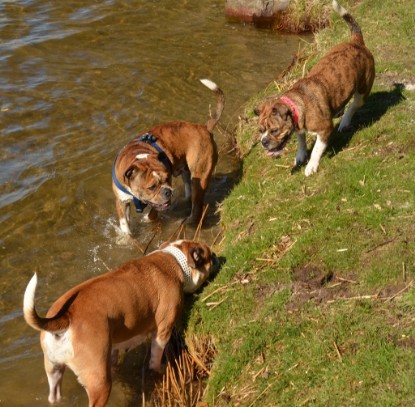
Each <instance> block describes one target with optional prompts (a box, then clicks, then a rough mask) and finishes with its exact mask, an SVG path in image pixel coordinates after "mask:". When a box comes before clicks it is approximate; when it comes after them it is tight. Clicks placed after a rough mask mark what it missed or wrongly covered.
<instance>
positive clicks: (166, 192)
mask: <svg viewBox="0 0 415 407" xmlns="http://www.w3.org/2000/svg"><path fill="white" fill-rule="evenodd" d="M162 194H163V198H165V199H170V198H171V197H172V195H173V191H172V189H171V188H163V191H162Z"/></svg>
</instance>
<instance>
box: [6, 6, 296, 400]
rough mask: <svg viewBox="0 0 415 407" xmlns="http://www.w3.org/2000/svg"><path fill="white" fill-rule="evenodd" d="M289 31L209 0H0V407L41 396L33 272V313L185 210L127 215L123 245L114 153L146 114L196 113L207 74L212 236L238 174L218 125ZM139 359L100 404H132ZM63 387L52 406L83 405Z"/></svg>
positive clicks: (144, 123)
mask: <svg viewBox="0 0 415 407" xmlns="http://www.w3.org/2000/svg"><path fill="white" fill-rule="evenodd" d="M299 40H300V39H299V38H298V37H296V36H287V35H284V36H280V35H278V34H277V33H273V32H270V31H267V30H258V29H255V28H254V27H250V26H244V25H238V24H231V23H229V22H227V21H226V19H225V17H224V13H223V2H222V1H219V0H199V1H188V0H177V1H173V2H172V1H166V0H159V1H154V0H153V1H150V0H147V1H126V0H124V1H116V0H112V1H109V0H107V1H93V0H83V1H80V0H66V1H51V0H50V1H48V0H10V1H2V2H0V68H1V75H0V90H1V98H0V129H1V133H0V137H1V148H0V157H1V161H0V222H1V230H0V250H1V259H0V260H1V279H0V285H1V286H0V341H1V342H0V345H1V346H0V405H5V406H45V405H47V393H48V389H47V381H46V376H45V374H44V371H43V366H42V364H43V361H42V353H41V350H40V346H39V342H38V334H37V333H36V332H35V331H33V330H32V329H31V328H29V327H28V326H26V324H25V322H24V320H23V318H22V312H21V308H22V296H23V292H24V289H25V287H26V284H27V282H28V281H29V279H30V277H31V276H32V274H33V273H34V272H35V271H37V272H38V275H39V284H40V285H39V288H38V295H37V308H38V310H39V311H40V313H42V314H43V313H44V312H45V311H46V309H47V307H48V306H49V305H50V304H51V303H52V302H53V301H54V300H55V299H56V298H57V297H58V296H59V295H60V294H62V293H63V292H64V291H66V290H67V289H68V288H69V287H71V286H73V285H74V284H77V283H79V282H81V281H83V280H85V279H87V278H89V277H92V276H94V275H96V274H98V273H101V272H104V271H107V269H112V268H114V267H116V266H117V265H119V264H121V263H123V262H125V261H127V260H128V259H130V258H133V257H137V256H140V255H141V252H140V250H139V248H138V246H140V247H145V246H146V245H147V244H148V243H149V242H150V245H149V248H150V249H152V248H154V247H157V245H158V244H159V243H160V242H161V241H163V240H168V239H169V238H171V237H172V236H173V235H175V233H177V230H178V227H179V225H180V222H181V219H182V218H183V216H185V215H186V213H187V212H186V211H187V210H188V209H189V208H188V206H187V205H186V204H183V202H181V201H180V200H177V202H176V203H175V208H174V210H172V211H169V212H166V213H163V216H162V217H161V220H160V222H156V223H154V224H142V223H141V222H140V217H139V216H133V219H132V220H133V225H132V227H133V231H134V233H135V238H136V241H135V244H134V243H131V242H125V241H123V239H122V238H120V236H119V233H118V220H117V219H116V213H115V205H114V200H113V196H112V190H111V164H112V160H113V159H114V156H115V154H116V153H117V151H118V150H119V149H120V148H121V147H122V146H123V145H124V144H125V143H126V142H128V141H129V140H130V139H132V138H133V137H134V135H135V134H136V133H138V132H139V131H143V130H145V129H146V128H147V127H149V126H151V125H153V124H156V123H160V122H163V121H167V120H189V121H195V122H205V121H206V120H207V118H208V112H209V105H212V106H216V99H215V97H214V95H213V94H212V92H210V91H209V90H208V89H207V88H205V87H204V86H203V85H202V84H201V83H200V82H199V79H200V78H210V79H212V80H213V81H215V82H216V83H217V84H218V85H219V86H220V87H221V88H222V89H223V91H224V93H225V97H226V105H225V111H224V114H223V116H222V119H221V121H220V126H219V127H218V128H217V129H215V135H216V140H217V142H218V145H219V149H220V161H219V164H218V166H217V169H216V173H215V175H214V178H213V180H212V184H211V188H210V191H209V194H208V197H207V200H208V202H209V205H210V206H209V212H208V216H207V219H206V224H205V226H204V228H203V231H202V238H203V239H204V240H206V241H207V242H208V243H211V242H213V241H214V239H215V237H216V236H217V234H218V233H219V231H220V229H219V227H218V226H217V221H218V217H217V215H216V214H215V206H216V203H217V202H220V201H221V200H222V199H223V197H224V196H225V195H226V194H227V193H228V191H229V189H230V188H231V187H232V183H233V182H235V180H236V178H237V174H238V172H239V166H238V163H237V161H236V159H235V158H234V157H233V156H232V154H231V153H229V145H228V143H227V131H226V130H228V131H231V130H232V129H233V126H234V124H235V122H236V118H237V115H238V114H239V113H240V110H239V109H240V107H241V106H242V105H243V103H244V102H246V101H247V100H248V99H249V98H250V97H251V96H252V95H253V94H255V93H256V92H258V91H260V90H261V89H263V88H264V86H265V85H266V84H268V83H269V82H270V81H271V80H272V79H273V78H274V77H275V76H276V74H277V73H278V72H279V71H281V69H283V68H284V67H285V66H286V65H287V64H288V63H289V62H290V60H291V58H292V55H293V54H294V53H295V51H296V49H297V47H298V43H299ZM177 185H178V187H180V181H179V182H178V183H177ZM193 233H194V229H186V234H187V236H188V237H192V236H193ZM128 363H129V364H128ZM140 369H141V366H140V364H139V362H135V359H134V356H133V358H131V357H129V362H127V365H126V367H124V368H123V371H122V373H121V374H120V375H119V376H117V377H116V379H115V384H114V387H113V392H112V395H111V399H110V405H112V406H127V405H133V404H134V403H135V404H137V400H139V398H140V394H141V388H140V385H141V383H140V382H139V380H138V379H137V380H135V379H136V378H137V374H138V373H139V372H138V373H137V371H139V370H140ZM63 391H64V396H65V400H64V402H63V403H62V404H61V405H62V406H75V405H86V404H87V401H86V400H87V399H86V395H85V392H84V390H83V389H82V388H81V386H80V385H79V384H78V383H77V382H76V380H75V379H74V376H73V374H72V373H71V372H70V371H67V373H66V375H65V379H64V388H63Z"/></svg>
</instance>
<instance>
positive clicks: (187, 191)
mask: <svg viewBox="0 0 415 407" xmlns="http://www.w3.org/2000/svg"><path fill="white" fill-rule="evenodd" d="M182 180H183V183H184V197H185V199H190V198H191V196H192V180H191V176H190V172H189V171H183V172H182Z"/></svg>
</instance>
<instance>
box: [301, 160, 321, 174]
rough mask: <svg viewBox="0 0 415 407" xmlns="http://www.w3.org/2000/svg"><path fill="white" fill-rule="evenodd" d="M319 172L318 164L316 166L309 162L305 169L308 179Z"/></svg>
mask: <svg viewBox="0 0 415 407" xmlns="http://www.w3.org/2000/svg"><path fill="white" fill-rule="evenodd" d="M317 170H318V164H314V163H312V162H309V163H308V164H307V167H305V171H304V174H305V176H306V177H308V176H310V175H312V174H315V173H316V172H317Z"/></svg>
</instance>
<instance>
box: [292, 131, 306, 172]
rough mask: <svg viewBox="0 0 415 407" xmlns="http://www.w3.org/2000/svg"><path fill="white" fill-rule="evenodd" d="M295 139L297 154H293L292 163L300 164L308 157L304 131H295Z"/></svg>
mask: <svg viewBox="0 0 415 407" xmlns="http://www.w3.org/2000/svg"><path fill="white" fill-rule="evenodd" d="M297 141H298V150H297V155H296V156H295V162H294V165H295V166H301V165H304V164H305V163H306V162H307V158H308V154H307V142H306V138H305V133H304V132H299V133H297Z"/></svg>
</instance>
